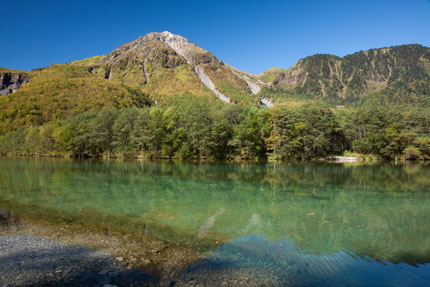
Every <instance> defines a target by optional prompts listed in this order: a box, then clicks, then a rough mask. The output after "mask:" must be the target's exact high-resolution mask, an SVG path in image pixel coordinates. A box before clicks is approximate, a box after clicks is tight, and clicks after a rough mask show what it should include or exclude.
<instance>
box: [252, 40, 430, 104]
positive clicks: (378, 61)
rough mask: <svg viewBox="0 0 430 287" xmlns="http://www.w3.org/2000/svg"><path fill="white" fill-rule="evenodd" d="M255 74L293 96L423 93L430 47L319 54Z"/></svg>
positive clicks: (348, 97) (428, 77)
mask: <svg viewBox="0 0 430 287" xmlns="http://www.w3.org/2000/svg"><path fill="white" fill-rule="evenodd" d="M258 76H259V78H261V79H265V80H267V81H270V82H272V83H271V86H272V88H273V87H274V88H279V89H284V90H288V91H291V92H293V93H294V94H296V95H313V96H318V97H319V96H321V97H334V98H340V99H343V100H353V99H360V98H363V97H366V96H368V95H372V94H374V93H377V92H380V93H382V94H385V95H386V94H395V93H399V92H401V91H402V90H404V89H408V90H409V94H410V95H411V94H414V95H415V96H423V95H425V93H424V90H426V91H427V93H428V92H430V89H429V81H430V48H427V47H424V46H421V45H403V46H395V47H390V48H382V49H371V50H368V51H360V52H357V53H354V54H352V55H347V56H345V57H343V58H340V57H337V56H333V55H325V54H318V55H314V56H310V57H307V58H304V59H301V60H300V61H299V62H298V63H297V64H295V65H294V66H292V67H291V68H290V69H288V70H283V69H279V68H278V69H270V70H268V71H266V72H264V73H262V74H260V75H258ZM427 95H428V94H427Z"/></svg>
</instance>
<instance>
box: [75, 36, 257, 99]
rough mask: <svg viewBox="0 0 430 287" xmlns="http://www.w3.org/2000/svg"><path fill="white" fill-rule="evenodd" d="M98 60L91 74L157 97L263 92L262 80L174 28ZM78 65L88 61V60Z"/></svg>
mask: <svg viewBox="0 0 430 287" xmlns="http://www.w3.org/2000/svg"><path fill="white" fill-rule="evenodd" d="M98 60H99V61H98V62H97V63H92V62H93V61H91V64H92V65H90V71H91V73H93V74H94V75H97V76H98V77H103V78H105V79H109V80H114V81H119V82H121V83H123V84H126V85H128V86H131V87H135V88H139V89H141V90H142V91H144V92H145V93H148V94H149V95H151V96H153V97H154V99H156V100H163V99H164V98H165V97H168V96H171V95H180V94H184V93H190V94H194V95H199V96H213V95H216V96H217V97H218V98H219V99H220V100H222V101H224V102H226V103H249V102H256V103H257V102H258V99H257V98H256V97H255V96H253V95H254V94H256V93H258V91H259V90H260V87H259V83H258V82H259V81H258V80H252V79H251V78H248V77H247V76H246V75H245V73H243V72H241V71H239V70H237V69H234V68H232V67H230V66H228V65H225V64H224V63H223V62H222V61H221V60H219V59H218V58H216V57H215V56H214V55H213V54H212V53H210V52H208V51H206V50H204V49H202V48H200V47H198V46H197V45H195V44H193V43H191V42H190V41H188V40H187V39H185V38H184V37H181V36H178V35H173V34H172V33H170V32H162V33H150V34H147V35H145V36H142V37H139V38H137V39H136V40H134V41H132V42H129V43H126V44H124V45H122V46H120V47H118V48H116V49H115V50H114V51H112V53H110V54H108V55H106V56H103V57H101V58H99V59H98ZM74 64H82V65H88V61H86V60H84V61H83V62H82V61H80V62H75V63H74Z"/></svg>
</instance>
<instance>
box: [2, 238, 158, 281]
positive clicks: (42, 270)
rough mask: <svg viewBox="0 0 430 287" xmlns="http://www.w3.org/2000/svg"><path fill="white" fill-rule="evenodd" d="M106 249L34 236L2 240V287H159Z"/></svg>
mask: <svg viewBox="0 0 430 287" xmlns="http://www.w3.org/2000/svg"><path fill="white" fill-rule="evenodd" d="M121 261H122V260H121V258H117V260H116V259H114V258H113V257H112V256H111V254H109V253H108V252H106V251H103V250H89V249H87V248H85V247H80V246H68V245H65V244H62V243H59V242H57V241H53V240H49V239H45V238H41V237H36V236H32V235H15V236H2V237H0V262H1V264H0V274H1V275H0V286H104V287H112V286H158V285H159V279H158V278H155V277H153V276H151V275H148V274H146V273H144V272H141V271H138V270H134V269H128V266H127V264H125V263H122V262H121Z"/></svg>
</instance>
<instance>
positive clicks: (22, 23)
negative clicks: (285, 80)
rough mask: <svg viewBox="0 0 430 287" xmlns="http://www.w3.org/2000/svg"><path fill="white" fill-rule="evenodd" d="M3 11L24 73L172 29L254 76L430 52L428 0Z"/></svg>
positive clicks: (10, 52)
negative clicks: (322, 62)
mask: <svg viewBox="0 0 430 287" xmlns="http://www.w3.org/2000/svg"><path fill="white" fill-rule="evenodd" d="M0 10H1V15H2V16H1V21H0V35H1V37H2V39H1V42H0V43H1V44H0V67H7V68H13V69H23V70H30V69H34V68H38V67H44V66H47V65H50V64H54V63H65V62H69V61H73V60H78V59H83V58H86V57H90V56H94V55H101V54H106V53H109V52H110V51H112V50H113V49H114V48H115V47H117V46H119V45H121V44H123V43H125V42H129V41H132V40H134V39H135V38H137V37H139V36H141V35H144V34H147V33H149V32H153V31H158V32H161V31H166V30H167V31H170V32H172V33H174V34H180V35H182V36H184V37H186V38H188V39H189V40H190V41H191V42H194V43H196V44H198V45H199V46H201V47H202V48H205V49H207V50H209V51H211V52H213V53H214V54H215V55H216V56H217V57H218V58H220V59H221V60H223V61H224V62H225V63H228V64H230V65H232V66H235V67H237V68H239V69H242V70H244V71H247V72H251V73H259V72H262V71H264V70H266V69H267V68H269V67H273V66H278V67H283V68H288V67H290V66H291V65H293V64H294V63H295V62H297V60H299V59H300V58H303V57H306V56H310V55H312V54H315V53H330V54H335V55H338V56H344V55H346V54H350V53H353V52H356V51H359V50H364V49H369V48H379V47H386V46H392V45H400V44H410V43H418V44H423V45H425V46H430V1H429V0H373V1H367V0H364V1H349V0H343V1H321V0H319V1H318V0H302V1H270V0H267V1H254V0H248V1H242V0H231V1H223V0H219V1H211V0H207V1H203V0H202V1H169V0H163V1H156V0H153V1H137V0H135V1H127V0H122V1H111V0H103V1H99V0H93V1H91V0H85V1H84V0H74V1H66V0H64V1H63V0H14V1H11V0H0Z"/></svg>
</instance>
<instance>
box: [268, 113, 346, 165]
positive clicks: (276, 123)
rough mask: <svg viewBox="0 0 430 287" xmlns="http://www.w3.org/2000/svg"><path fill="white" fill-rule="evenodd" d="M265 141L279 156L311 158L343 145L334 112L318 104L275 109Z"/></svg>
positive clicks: (335, 150)
mask: <svg viewBox="0 0 430 287" xmlns="http://www.w3.org/2000/svg"><path fill="white" fill-rule="evenodd" d="M269 142H270V144H271V149H272V150H273V151H274V154H275V155H277V156H278V157H280V158H282V159H285V158H297V157H299V158H307V159H311V158H315V157H321V156H326V155H328V154H336V153H339V152H341V151H343V148H344V147H345V146H347V145H346V141H345V137H344V135H343V132H342V130H341V129H340V126H339V124H338V123H337V121H336V118H335V116H334V114H333V113H332V112H331V111H330V110H329V109H327V108H321V107H318V106H302V107H300V108H298V109H291V108H284V109H280V110H278V111H275V112H274V115H273V131H272V136H271V138H270V140H269Z"/></svg>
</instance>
